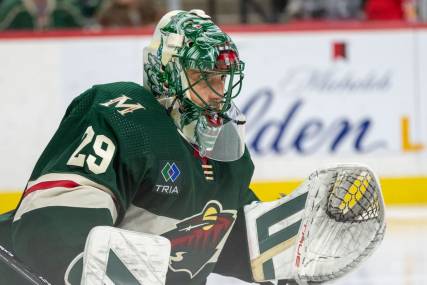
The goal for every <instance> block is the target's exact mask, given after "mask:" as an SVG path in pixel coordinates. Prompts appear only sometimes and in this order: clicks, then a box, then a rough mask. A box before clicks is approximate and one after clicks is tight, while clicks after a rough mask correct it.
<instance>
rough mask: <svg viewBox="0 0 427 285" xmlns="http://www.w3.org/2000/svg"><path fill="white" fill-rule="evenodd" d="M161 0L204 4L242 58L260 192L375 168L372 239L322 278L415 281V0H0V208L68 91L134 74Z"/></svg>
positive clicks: (426, 118) (421, 231) (419, 222)
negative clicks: (377, 230) (361, 257)
mask: <svg viewBox="0 0 427 285" xmlns="http://www.w3.org/2000/svg"><path fill="white" fill-rule="evenodd" d="M174 9H184V10H190V9H203V10H205V11H206V12H207V13H208V14H210V15H211V16H212V17H213V18H214V20H215V21H216V22H217V23H218V24H219V25H220V26H221V27H222V28H223V29H224V30H225V31H227V32H229V33H230V35H231V36H232V38H233V39H234V40H235V42H236V44H237V46H238V48H239V50H240V54H241V58H242V59H243V61H245V63H246V72H245V77H246V78H245V84H244V89H243V91H242V93H241V95H240V96H239V97H238V99H237V103H238V106H239V107H240V108H241V110H242V111H243V112H244V113H245V114H246V116H247V119H248V124H247V144H248V146H249V148H250V150H251V153H252V157H253V159H254V162H255V165H256V169H255V176H254V179H253V183H252V188H253V189H254V191H255V192H256V193H257V194H258V196H259V197H260V198H261V199H263V200H272V199H276V198H278V197H281V196H282V195H286V194H287V193H289V192H290V191H292V189H293V188H295V187H296V186H297V185H298V184H299V183H300V182H301V181H302V180H303V179H304V178H305V177H307V176H308V175H309V174H310V173H311V172H312V171H313V170H315V169H318V168H323V167H327V166H330V165H333V164H336V163H354V162H357V163H363V164H366V165H368V166H370V167H371V168H372V169H373V170H374V171H375V172H376V173H377V174H378V175H379V176H380V179H381V182H382V187H383V192H384V198H385V201H386V206H387V210H388V212H387V213H388V215H387V222H388V230H387V233H386V237H385V240H384V242H383V244H382V245H381V247H380V248H379V249H378V250H377V251H376V252H375V253H374V255H373V256H372V257H371V258H370V259H369V260H368V261H367V262H366V263H365V264H364V265H363V266H361V267H360V268H359V269H358V270H357V271H355V272H354V273H352V274H351V275H349V276H347V277H346V278H344V279H342V280H338V281H337V282H335V283H334V284H372V285H376V284H396V285H397V284H404V285H415V284H419V285H421V284H427V273H426V271H425V268H427V246H426V245H425V241H426V240H427V149H426V147H427V0H365V1H363V0H287V1H286V0H234V1H233V0H168V1H160V0H158V1H154V0H151V1H150V0H0V100H1V104H0V134H1V143H0V157H1V161H0V213H1V212H5V211H7V210H10V209H12V208H14V207H15V206H16V203H17V202H18V200H19V195H20V192H21V191H22V189H23V188H24V187H25V185H26V182H27V179H28V177H29V176H30V173H31V170H32V168H33V166H34V164H35V162H36V160H37V158H38V156H39V155H40V153H41V152H42V150H43V149H44V147H45V146H46V144H47V143H48V141H49V139H50V137H51V136H52V134H53V132H54V131H55V129H56V128H57V126H58V124H59V122H60V120H61V117H62V115H63V113H64V111H65V108H66V107H67V105H68V104H69V103H70V102H71V100H72V99H73V98H74V97H76V96H77V95H78V94H80V93H81V92H83V91H84V90H86V89H88V88H90V87H91V86H92V85H95V84H101V83H107V82H114V81H134V82H138V83H140V84H142V49H143V47H144V46H145V45H146V44H147V43H148V40H149V38H150V35H151V33H152V31H153V29H154V24H155V23H156V22H157V21H158V19H159V18H160V17H161V16H162V15H163V14H164V13H165V12H167V11H169V10H174ZM209 284H210V285H212V284H223V285H227V284H230V285H231V284H236V285H237V284H244V283H242V282H239V281H237V280H234V279H230V278H224V277H221V276H212V277H211V278H210V279H209Z"/></svg>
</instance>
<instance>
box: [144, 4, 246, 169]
mask: <svg viewBox="0 0 427 285" xmlns="http://www.w3.org/2000/svg"><path fill="white" fill-rule="evenodd" d="M243 69H244V63H243V62H242V61H240V60H239V55H238V51H237V48H236V46H235V44H234V43H233V41H232V40H231V38H230V37H229V36H228V35H227V34H225V33H224V32H222V31H221V30H220V28H219V27H218V26H216V25H215V24H214V23H213V22H212V21H211V19H210V17H209V16H208V15H206V14H205V13H204V12H203V11H201V10H191V11H190V12H186V11H172V12H169V13H167V14H166V15H165V16H163V18H162V19H161V20H160V22H159V24H158V25H157V27H156V30H155V32H154V36H153V39H152V41H151V43H150V44H149V46H147V47H146V48H145V49H144V86H145V87H146V88H148V89H150V90H151V92H152V93H153V94H154V96H156V98H157V100H158V101H159V102H160V103H161V104H162V105H163V106H164V107H165V108H166V109H167V110H168V112H169V113H170V115H171V117H172V118H173V120H174V122H175V124H176V126H177V128H178V131H179V132H180V134H181V135H182V136H183V137H184V138H185V139H186V140H187V141H188V142H189V143H191V144H192V145H195V146H197V149H198V150H199V152H200V155H201V156H206V157H208V158H211V159H214V160H218V161H233V160H236V159H239V158H240V157H241V156H242V155H243V152H244V148H245V145H244V124H245V117H244V115H243V114H242V113H241V112H240V111H239V110H238V109H237V107H236V106H235V105H234V104H233V102H232V100H233V99H234V98H235V97H236V96H237V95H238V94H239V93H240V90H241V86H242V80H243Z"/></svg>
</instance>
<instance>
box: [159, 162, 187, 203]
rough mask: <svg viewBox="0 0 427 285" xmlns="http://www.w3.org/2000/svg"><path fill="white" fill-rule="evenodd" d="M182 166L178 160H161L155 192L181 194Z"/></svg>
mask: <svg viewBox="0 0 427 285" xmlns="http://www.w3.org/2000/svg"><path fill="white" fill-rule="evenodd" d="M180 168H181V166H180V165H179V162H176V161H160V164H159V174H158V177H157V181H156V184H155V185H154V187H153V190H152V191H153V192H156V193H159V194H165V195H179V193H180V188H181V180H182V179H181V178H180V177H181V174H182V173H181V170H180Z"/></svg>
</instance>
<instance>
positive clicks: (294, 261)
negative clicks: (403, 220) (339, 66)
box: [245, 165, 385, 284]
mask: <svg viewBox="0 0 427 285" xmlns="http://www.w3.org/2000/svg"><path fill="white" fill-rule="evenodd" d="M245 218H246V224H247V233H248V243H249V253H250V258H251V266H252V272H253V276H254V279H255V281H257V282H263V281H267V280H269V281H272V280H283V279H285V280H296V281H297V282H298V283H299V284H305V283H310V282H326V281H329V280H332V279H335V278H338V277H340V276H342V275H344V274H345V273H347V272H349V271H350V270H352V269H354V268H355V267H356V266H357V265H358V264H360V263H361V262H362V261H363V260H364V259H365V258H366V257H367V256H369V255H370V254H371V253H372V251H373V250H374V249H375V248H376V247H377V246H378V245H379V244H380V242H381V241H382V239H383V236H384V232H385V222H384V202H383V198H382V194H381V188H380V185H379V182H378V179H376V177H375V175H374V173H373V172H372V171H371V170H370V169H368V168H366V167H363V166H357V165H346V166H338V167H334V168H329V169H324V170H320V171H315V172H314V173H312V174H311V175H310V176H309V178H308V179H307V180H306V181H304V182H303V183H302V185H301V186H300V187H298V188H297V189H296V190H295V191H293V192H292V193H291V195H289V196H286V197H284V198H282V199H280V200H277V201H273V202H257V203H254V204H251V205H248V206H246V207H245Z"/></svg>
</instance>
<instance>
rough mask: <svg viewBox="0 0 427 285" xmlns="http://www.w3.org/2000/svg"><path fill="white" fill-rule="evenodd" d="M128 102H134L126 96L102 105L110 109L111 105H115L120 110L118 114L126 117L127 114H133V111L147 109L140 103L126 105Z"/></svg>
mask: <svg viewBox="0 0 427 285" xmlns="http://www.w3.org/2000/svg"><path fill="white" fill-rule="evenodd" d="M128 100H132V99H131V98H129V97H127V96H126V95H122V96H120V97H117V98H115V99H111V100H110V101H108V102H105V103H101V104H100V105H102V106H105V107H110V106H111V105H114V106H115V107H116V108H117V109H118V110H117V112H119V113H120V115H122V116H124V115H126V114H127V113H132V112H133V111H135V110H138V109H145V107H144V106H142V105H141V104H139V103H136V104H130V103H126V102H127V101H128Z"/></svg>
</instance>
